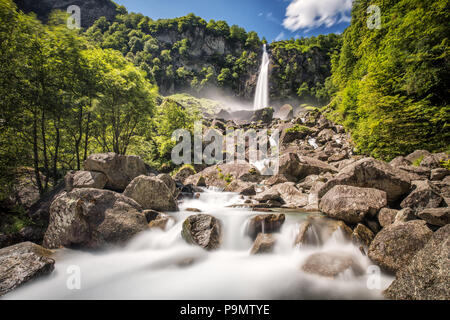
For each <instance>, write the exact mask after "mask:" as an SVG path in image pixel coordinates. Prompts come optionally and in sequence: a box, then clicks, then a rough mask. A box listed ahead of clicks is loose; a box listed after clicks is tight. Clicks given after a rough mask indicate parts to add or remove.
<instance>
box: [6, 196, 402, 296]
mask: <svg viewBox="0 0 450 320" xmlns="http://www.w3.org/2000/svg"><path fill="white" fill-rule="evenodd" d="M242 202H243V200H242V199H240V196H239V195H237V194H235V193H226V192H220V191H217V190H212V189H206V190H205V192H204V193H202V194H201V197H200V198H199V199H188V200H185V201H184V202H183V203H181V204H180V211H179V212H175V213H171V216H173V217H174V218H175V219H176V223H172V225H168V227H167V230H166V231H162V230H159V229H152V230H149V231H146V232H144V233H141V234H139V235H138V236H136V237H135V238H133V239H132V240H131V241H129V242H128V243H127V244H126V245H125V246H122V247H114V248H109V249H105V250H103V251H101V252H85V251H75V250H69V249H59V250H57V252H56V258H55V259H56V264H55V271H54V272H53V273H52V274H51V275H50V276H48V277H43V278H40V279H39V280H36V281H34V282H32V283H29V284H26V285H24V286H22V287H20V288H18V289H16V290H15V291H13V292H11V293H10V294H8V295H6V296H5V297H4V299H190V300H191V299H194V300H196V299H199V300H202V299H249V300H253V299H382V294H381V292H382V290H384V289H385V288H387V287H388V286H389V284H390V283H391V281H392V280H393V278H392V277H390V276H387V275H384V274H382V273H381V274H380V276H379V283H380V286H379V288H375V289H374V288H371V289H369V287H370V286H368V285H367V283H368V280H369V277H370V274H366V275H362V276H355V275H353V274H352V272H351V271H348V272H347V271H345V272H343V273H342V274H340V275H339V276H338V277H337V278H335V279H330V278H324V277H320V276H317V275H314V274H308V273H305V272H303V271H302V270H301V265H302V263H303V262H304V261H305V259H306V258H307V257H308V256H309V255H310V254H312V253H315V252H321V251H327V252H330V251H331V252H334V251H338V252H346V253H350V254H352V255H353V257H354V259H355V260H356V261H357V262H358V263H359V264H360V265H361V266H362V267H363V269H364V270H367V268H369V266H370V265H371V262H370V260H369V259H368V258H367V257H366V256H364V255H363V254H362V253H361V252H360V250H359V248H358V247H357V246H355V245H353V244H352V243H351V242H349V241H348V240H345V239H344V237H343V236H342V235H341V234H340V231H337V232H335V233H334V234H333V236H332V237H331V239H330V240H328V242H326V243H325V244H323V245H322V246H317V247H307V246H304V247H293V243H294V239H295V238H296V235H297V233H298V229H299V224H300V223H301V221H302V220H303V219H306V218H307V216H308V215H309V214H311V213H299V212H289V211H287V212H285V214H286V221H285V223H284V225H283V227H282V229H281V232H280V233H279V234H277V242H276V245H275V248H274V252H273V253H270V254H261V255H250V249H251V247H252V241H251V239H250V238H249V237H248V236H246V235H245V228H246V223H247V221H248V218H249V217H251V216H253V215H255V214H258V213H257V212H252V211H250V210H249V209H245V208H229V207H228V206H230V205H232V204H236V203H242ZM187 208H197V209H200V210H201V211H202V212H203V213H206V214H211V215H213V216H215V217H216V218H218V219H220V220H221V221H222V222H223V232H224V236H223V243H222V246H221V248H220V249H218V250H216V251H211V252H208V251H205V250H203V249H201V248H200V247H196V246H192V245H188V244H186V243H185V241H184V240H183V239H182V238H181V235H180V233H181V229H182V223H183V221H184V219H185V218H186V217H188V216H189V215H192V214H195V213H192V212H188V211H186V209H187ZM260 214H263V213H260ZM369 269H370V268H369ZM73 270H78V271H79V275H80V278H79V280H80V281H79V284H80V288H79V289H78V288H71V289H69V288H68V285H67V282H68V281H69V279H70V277H71V275H72V274H73V273H72V272H73Z"/></svg>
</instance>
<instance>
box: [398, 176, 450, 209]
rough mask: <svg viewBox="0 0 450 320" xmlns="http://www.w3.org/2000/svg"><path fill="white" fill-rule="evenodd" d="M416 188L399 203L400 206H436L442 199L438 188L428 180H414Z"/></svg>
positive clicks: (416, 207)
mask: <svg viewBox="0 0 450 320" xmlns="http://www.w3.org/2000/svg"><path fill="white" fill-rule="evenodd" d="M414 185H415V186H416V188H415V189H414V191H413V192H411V193H410V194H409V195H408V196H407V197H406V198H405V199H404V200H403V201H402V203H401V204H400V206H401V207H402V208H411V209H413V210H421V209H424V208H437V207H439V206H440V205H441V203H442V202H443V201H444V199H443V198H442V197H441V196H440V194H439V190H438V189H437V188H436V187H435V186H434V185H433V184H432V183H431V182H430V181H428V180H425V181H414Z"/></svg>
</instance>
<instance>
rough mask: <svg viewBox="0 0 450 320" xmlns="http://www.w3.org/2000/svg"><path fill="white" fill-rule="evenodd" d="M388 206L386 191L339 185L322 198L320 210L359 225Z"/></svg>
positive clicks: (335, 217) (330, 215)
mask: <svg viewBox="0 0 450 320" xmlns="http://www.w3.org/2000/svg"><path fill="white" fill-rule="evenodd" d="M386 205H387V196H386V192H384V191H381V190H377V189H369V188H358V187H352V186H345V185H342V186H341V185H338V186H334V187H333V188H332V189H331V190H329V191H328V192H327V193H326V194H325V195H324V196H323V197H322V199H321V200H320V204H319V209H320V211H322V212H323V213H325V214H326V215H327V216H329V217H331V218H334V219H341V220H344V221H345V222H349V223H358V222H362V221H363V220H364V218H365V217H366V215H370V216H375V215H376V214H377V213H378V211H379V210H380V209H381V208H383V207H385V206H386Z"/></svg>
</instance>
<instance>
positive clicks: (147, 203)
mask: <svg viewBox="0 0 450 320" xmlns="http://www.w3.org/2000/svg"><path fill="white" fill-rule="evenodd" d="M123 194H124V195H125V196H127V197H130V198H131V199H133V200H135V201H136V202H137V203H139V204H140V205H141V206H142V208H144V209H152V210H156V211H177V210H178V206H177V203H176V201H175V198H174V196H173V193H172V191H171V190H170V189H169V187H167V185H166V184H165V183H164V181H162V180H161V179H159V178H157V177H148V176H139V177H136V178H134V179H133V181H131V183H130V184H129V185H128V187H127V188H126V189H125V191H124V192H123Z"/></svg>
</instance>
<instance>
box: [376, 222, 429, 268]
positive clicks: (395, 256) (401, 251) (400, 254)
mask: <svg viewBox="0 0 450 320" xmlns="http://www.w3.org/2000/svg"><path fill="white" fill-rule="evenodd" d="M432 235H433V232H432V231H431V230H430V229H429V228H428V227H427V226H426V222H425V221H422V220H413V221H408V222H405V223H394V224H391V225H389V226H387V227H385V228H383V229H382V230H381V231H380V232H379V233H378V234H377V235H376V236H375V238H374V239H373V241H372V243H371V244H370V247H369V252H368V256H369V258H370V259H371V260H372V261H374V262H375V263H376V264H378V265H379V266H380V267H382V268H383V269H384V270H386V271H390V272H393V273H395V272H397V271H398V270H399V269H400V268H401V267H403V266H405V265H407V264H408V263H410V260H411V259H412V257H413V256H414V255H415V254H416V252H417V251H419V250H420V249H422V248H423V246H424V245H425V244H426V243H427V241H428V240H429V239H430V238H431V236H432Z"/></svg>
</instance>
